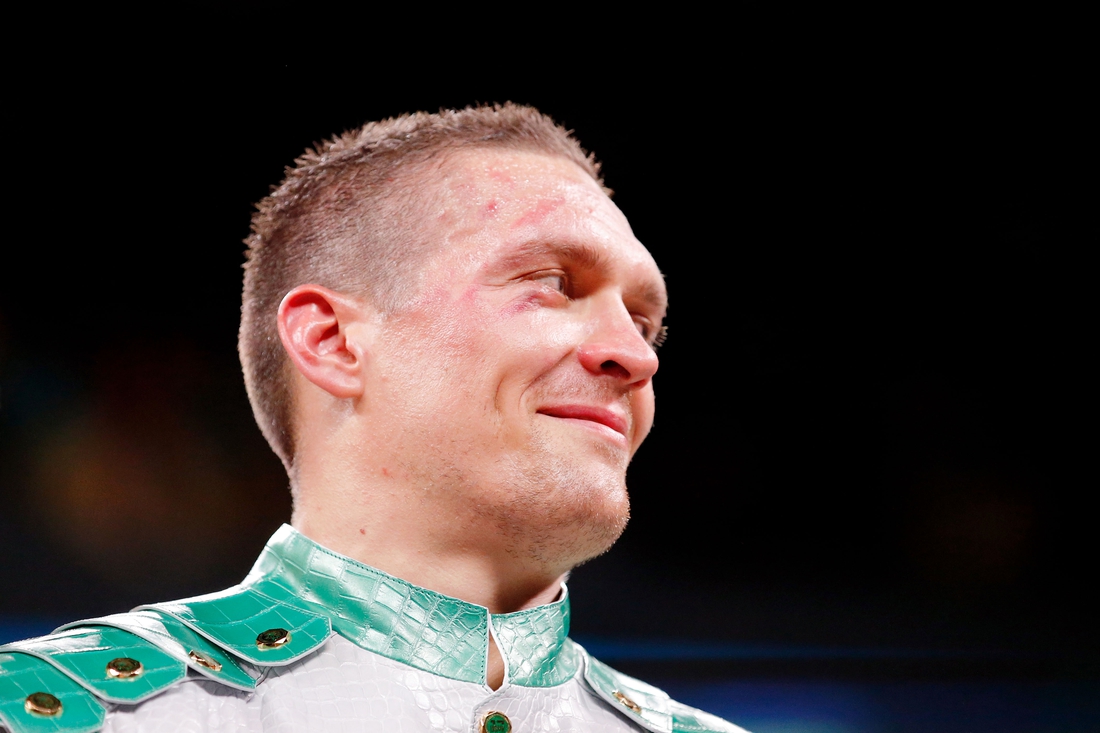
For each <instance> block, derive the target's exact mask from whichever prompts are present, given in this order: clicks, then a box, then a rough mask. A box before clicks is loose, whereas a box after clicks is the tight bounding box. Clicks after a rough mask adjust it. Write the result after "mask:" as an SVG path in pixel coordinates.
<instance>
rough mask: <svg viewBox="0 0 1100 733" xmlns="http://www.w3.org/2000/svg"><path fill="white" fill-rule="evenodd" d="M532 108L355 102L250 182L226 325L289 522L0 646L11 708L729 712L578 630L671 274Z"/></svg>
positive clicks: (681, 718) (153, 727)
mask: <svg viewBox="0 0 1100 733" xmlns="http://www.w3.org/2000/svg"><path fill="white" fill-rule="evenodd" d="M607 193H608V192H607V191H606V189H604V188H603V186H602V182H601V179H600V177H599V171H598V167H597V165H596V164H595V163H594V161H593V159H592V158H591V157H590V156H588V155H586V154H585V153H584V151H583V150H582V149H581V148H580V146H579V144H578V143H577V142H576V141H575V140H574V139H573V138H571V137H570V136H569V134H568V133H567V132H565V131H564V130H562V129H561V128H559V127H558V126H556V125H555V124H554V123H553V122H552V121H550V120H549V119H548V118H546V117H545V116H543V115H541V114H539V113H538V112H537V111H536V110H534V109H531V108H526V107H519V106H513V105H505V106H502V107H501V106H498V107H479V108H472V109H466V110H462V111H459V112H446V113H440V114H438V115H427V114H417V115H412V116H405V117H401V118H397V119H393V120H387V121H385V122H381V123H372V124H368V125H366V126H365V127H364V128H362V129H361V130H358V131H355V132H353V133H347V134H345V135H343V136H341V137H338V138H336V139H335V140H333V141H331V142H329V143H326V144H324V145H322V146H320V147H319V148H318V149H317V150H316V151H314V152H311V153H308V154H306V155H305V156H303V157H302V158H300V159H299V160H298V161H297V165H296V167H295V168H294V169H293V170H291V171H289V174H288V176H287V178H286V180H285V181H284V182H283V183H282V185H281V186H280V187H279V188H278V189H277V190H276V191H275V192H274V193H273V194H272V195H271V196H269V197H268V198H267V199H265V200H264V201H263V202H261V204H260V205H259V210H258V212H257V214H256V215H255V217H254V220H253V232H252V235H251V237H250V238H249V239H248V241H247V243H248V247H249V249H248V262H247V265H246V272H245V283H244V298H243V308H242V319H241V332H240V353H241V363H242V365H243V367H244V374H245V384H246V387H247V389H248V394H249V398H250V400H251V402H252V405H253V409H254V411H255V414H256V418H257V421H258V422H259V424H260V427H261V429H262V430H263V433H264V435H265V436H266V437H267V439H268V441H269V442H270V443H271V446H272V448H273V449H274V450H275V452H276V453H277V454H278V455H279V457H280V458H281V459H282V460H283V463H284V464H285V466H286V468H287V473H288V475H289V476H290V484H291V489H292V492H293V495H294V516H293V518H292V525H293V526H284V527H283V528H282V529H280V530H279V531H278V532H277V533H276V534H275V536H274V537H272V539H271V541H270V542H269V543H268V546H267V548H265V550H264V553H263V554H262V555H261V557H260V558H259V560H258V561H257V563H256V566H255V567H254V568H253V570H252V572H251V573H250V574H249V576H248V577H247V578H246V579H245V580H244V581H243V582H242V583H241V584H240V585H239V586H235V587H233V588H230V589H228V590H226V591H223V592H220V593H215V594H212V595H209V596H202V597H199V598H192V599H187V600H184V601H177V602H173V603H161V604H155V605H151V606H146V607H141V608H139V609H137V610H135V611H134V612H132V613H129V614H119V615H115V616H110V617H106V618H100V619H91V620H85V621H81V622H77V623H75V624H70V625H68V626H65V627H62V628H61V629H59V630H58V632H56V633H55V634H53V635H51V636H49V637H44V638H41V639H33V640H28V641H25V642H19V643H16V644H12V645H9V646H7V647H4V648H2V649H0V655H2V656H0V721H2V722H3V724H5V725H6V726H7V727H8V728H9V729H10V730H11V731H13V733H14V732H16V731H18V732H20V733H21V732H22V731H37V730H51V731H53V730H73V731H75V730H81V731H84V730H89V731H90V730H98V729H100V728H102V729H103V730H105V731H110V732H111V733H123V732H130V731H160V730H178V731H245V730H249V731H251V730H263V731H421V730H423V731H429V730H436V731H481V732H482V733H510V731H516V732H517V733H521V732H525V731H543V730H546V731H550V730H554V731H641V730H648V731H659V732H661V733H670V732H671V731H693V732H699V731H736V730H740V729H738V728H736V727H734V726H732V725H730V724H729V723H726V722H724V721H722V720H719V719H718V718H715V717H713V716H710V715H707V714H705V713H702V712H700V711H697V710H693V709H691V708H688V707H686V706H683V705H680V704H678V703H675V702H672V701H670V700H669V699H668V696H667V695H665V694H664V693H662V692H661V691H660V690H657V689H655V688H653V687H650V686H648V685H646V684H645V683H642V682H639V681H637V680H634V679H632V678H629V677H627V676H625V675H622V674H620V673H618V672H615V671H614V670H612V669H611V668H609V667H607V666H606V665H603V664H601V663H600V662H598V661H597V660H595V659H593V658H591V657H590V656H588V655H587V653H586V652H585V651H584V650H583V649H582V648H581V647H579V646H578V645H577V644H575V643H573V642H572V641H570V640H569V639H568V638H567V636H566V635H567V633H568V628H569V601H568V598H567V595H566V593H567V592H566V588H565V585H564V583H563V581H564V579H565V576H566V575H567V574H568V572H569V570H570V569H571V568H573V567H575V566H576V565H578V564H579V563H582V562H584V561H585V560H588V559H590V558H592V557H594V556H596V555H599V554H600V553H602V552H604V551H606V550H607V549H608V548H609V547H610V546H611V545H612V544H613V543H614V542H615V540H616V539H617V538H618V537H619V535H620V533H621V532H622V530H623V528H624V526H625V524H626V521H627V518H628V516H629V508H628V507H629V505H628V499H627V492H626V485H625V475H626V467H627V464H628V463H629V461H630V458H631V457H632V456H633V454H634V452H635V451H636V450H637V449H638V447H639V445H641V443H642V441H643V440H644V439H645V437H646V434H647V433H648V431H649V429H650V426H651V425H652V422H653V409H654V401H653V399H654V398H653V382H652V378H653V374H654V372H656V370H657V356H656V353H655V349H656V346H657V345H658V342H659V340H660V339H661V335H662V326H661V322H662V319H663V317H664V314H665V308H666V294H665V287H664V283H663V280H662V277H661V273H660V271H659V270H658V269H657V266H656V264H655V263H654V261H653V258H652V257H651V256H650V254H649V252H648V251H647V250H646V249H645V247H643V246H642V244H641V243H640V242H638V240H637V239H635V238H634V235H633V233H632V232H631V230H630V227H629V225H628V224H627V221H626V219H625V218H624V217H623V215H622V214H621V212H619V210H618V209H617V208H616V207H615V205H614V204H613V203H611V200H610V199H609V198H608V196H607Z"/></svg>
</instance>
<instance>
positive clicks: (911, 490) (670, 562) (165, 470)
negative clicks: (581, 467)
mask: <svg viewBox="0 0 1100 733" xmlns="http://www.w3.org/2000/svg"><path fill="white" fill-rule="evenodd" d="M168 56H169V55H168V54H164V55H163V56H158V55H156V54H152V55H145V56H142V57H141V58H131V59H121V60H119V61H118V62H117V63H115V62H112V63H106V62H104V63H98V62H88V63H86V64H85V63H78V62H75V61H74V62H71V63H69V64H67V65H66V66H65V67H64V69H63V70H61V71H59V72H57V73H53V72H47V71H38V72H34V73H27V74H23V75H21V76H20V77H19V78H17V79H16V80H14V82H13V85H14V86H13V89H12V91H11V94H12V99H13V100H14V102H15V104H14V106H13V107H9V112H8V115H7V117H8V120H7V121H8V123H9V124H8V135H7V139H8V151H7V156H6V158H7V161H6V166H5V167H6V174H7V175H6V178H7V186H6V188H7V191H8V193H7V211H8V217H7V220H8V231H7V233H6V237H5V239H6V244H5V246H4V262H3V264H2V265H0V273H2V275H0V278H2V282H3V293H2V296H0V297H2V301H0V360H2V361H0V370H2V371H0V389H2V392H0V441H2V442H0V461H2V463H0V482H2V483H0V502H2V507H3V508H2V510H0V536H2V537H3V538H4V541H3V545H2V549H0V616H6V617H9V618H14V617H21V618H45V619H55V618H56V619H58V620H64V619H65V618H66V617H69V616H90V615H93V614H101V613H107V612H113V611H121V610H125V609H127V608H129V607H132V606H133V605H136V604H138V603H141V602H148V601H153V600H163V599H167V598H172V597H179V596H182V595H186V594H193V593H198V592H204V591H208V590H214V589H216V588H220V587H223V586H224V585H226V584H229V583H232V582H235V581H236V580H238V579H239V578H240V577H241V576H242V575H243V574H244V572H246V571H247V569H248V567H249V565H250V562H251V560H252V558H254V557H255V555H256V553H257V552H258V550H259V548H260V547H261V546H262V543H263V541H264V540H265V539H266V537H267V536H268V535H269V534H270V532H271V531H272V530H273V529H274V528H275V527H276V526H278V523H279V522H281V521H283V520H284V519H286V517H287V515H288V511H289V501H288V498H287V496H286V489H285V479H284V478H283V477H282V476H281V475H280V467H279V466H278V464H277V461H276V460H275V459H274V457H273V456H271V455H270V453H269V452H268V451H267V448H266V445H265V444H264V443H263V441H262V438H260V436H259V433H258V430H256V429H255V427H254V426H253V425H252V424H251V415H250V413H249V410H248V406H247V402H246V400H245V397H244V390H243V387H242V386H241V385H240V377H239V372H238V367H237V366H236V361H235V359H236V357H235V340H236V328H237V318H238V308H239V287H240V269H239V265H240V263H241V261H242V256H241V253H242V245H241V243H240V240H241V239H242V238H243V237H244V236H245V234H246V233H247V229H248V221H249V216H250V210H251V204H252V203H253V202H254V201H256V200H258V199H259V198H260V197H262V196H263V195H264V194H265V193H266V191H267V189H268V187H269V186H270V185H271V184H273V183H276V182H277V181H278V180H279V179H280V178H281V175H282V169H283V167H284V166H285V165H287V164H288V163H290V162H291V160H292V159H293V158H294V157H295V156H296V155H297V154H298V153H299V152H301V150H302V149H303V148H305V147H306V146H307V145H309V144H310V143H312V142H314V141H316V140H320V139H322V138H324V137H326V136H328V135H330V134H332V133H334V132H337V131H340V130H343V129H347V128H351V127H354V126H356V125H358V124H360V123H362V122H363V121H366V120H370V119H378V118H381V117H384V116H389V115H393V114H397V113H401V112H404V111H409V110H415V109H428V110H432V109H438V108H440V107H452V106H462V105H465V104H468V103H471V102H476V101H483V102H491V101H505V100H512V101H515V102H522V103H529V104H534V105H536V106H538V107H540V108H541V109H543V110H544V111H545V112H547V113H549V114H551V115H552V116H554V117H555V118H556V119H558V120H559V121H560V122H562V123H563V124H565V125H566V126H567V127H569V128H571V129H574V130H575V131H576V134H577V135H578V137H579V138H580V139H581V141H582V143H583V144H584V145H585V146H586V147H588V148H589V149H591V150H594V151H595V152H596V153H597V155H598V157H599V158H600V159H601V160H602V161H603V162H604V166H605V167H604V170H605V174H606V178H607V182H608V184H609V185H610V186H611V187H612V188H613V189H615V191H616V195H615V201H616V202H617V203H618V205H619V206H620V207H621V208H622V209H623V210H624V212H625V213H626V215H627V216H628V218H629V219H630V221H631V222H632V224H633V226H634V228H635V231H636V233H637V235H638V236H639V238H640V239H641V240H642V241H643V242H644V243H645V244H646V245H647V246H648V247H649V248H650V249H651V251H652V252H653V253H654V256H655V257H656V259H657V261H658V263H659V264H660V265H661V267H662V269H663V270H664V271H665V273H666V275H667V278H668V284H669V289H670V293H671V301H672V307H671V311H670V317H669V325H670V339H669V341H668V343H667V344H666V345H665V346H664V347H663V348H662V350H661V358H662V365H661V370H660V373H659V374H658V376H657V379H656V385H657V393H658V408H659V409H658V412H657V422H656V427H655V429H654V431H653V433H652V434H651V437H650V438H649V441H648V442H647V444H646V445H645V446H644V448H643V449H642V451H641V452H640V454H639V456H638V457H637V459H636V460H635V463H634V465H633V466H632V467H631V471H630V486H631V491H632V495H633V506H634V518H633V519H632V521H631V524H630V526H629V528H628V530H627V532H626V534H625V536H624V537H623V539H622V541H621V542H620V544H619V545H618V546H617V547H616V548H615V549H614V550H613V551H612V552H611V553H609V554H608V555H607V556H605V557H602V558H599V559H597V560H595V561H593V562H591V563H590V564H588V565H587V566H584V567H582V568H580V569H579V570H578V571H577V572H576V574H575V577H574V580H573V582H572V586H571V587H572V589H573V597H574V610H575V614H574V631H575V632H576V633H577V634H578V635H582V636H583V635H589V636H603V637H619V638H628V639H630V638H643V637H648V638H654V637H664V638H678V639H702V640H710V641H714V640H724V641H727V642H736V643H746V644H779V645H788V646H790V645H797V646H799V647H800V648H801V647H807V646H811V647H814V646H816V647H845V648H848V647H861V648H864V647H871V648H908V649H962V650H976V649H977V650H1000V651H1006V650H1007V651H1010V652H1014V653H1020V654H1025V655H1036V654H1038V655H1040V656H1042V655H1050V654H1053V655H1055V657H1056V660H1055V661H1053V662H1046V663H1044V664H1045V666H1043V667H1042V668H1043V669H1044V670H1047V671H1058V670H1061V669H1066V668H1068V667H1071V666H1073V665H1077V664H1080V663H1081V660H1087V659H1090V658H1091V659H1094V658H1095V652H1096V651H1097V634H1096V631H1095V623H1094V614H1093V612H1092V611H1091V607H1090V606H1089V605H1088V603H1087V601H1086V599H1087V597H1088V595H1089V594H1088V591H1089V586H1091V584H1092V581H1091V580H1090V578H1092V577H1093V576H1094V575H1095V569H1094V568H1095V558H1096V553H1095V550H1094V540H1093V533H1092V532H1091V529H1092V526H1093V517H1092V513H1091V510H1090V509H1089V508H1088V507H1089V506H1090V505H1091V504H1090V502H1089V501H1088V499H1089V495H1090V494H1092V493H1094V491H1095V488H1096V485H1097V482H1096V476H1095V469H1094V468H1093V465H1092V463H1091V462H1090V461H1089V460H1087V458H1088V456H1089V453H1088V451H1090V449H1092V447H1093V445H1094V440H1093V438H1094V430H1093V428H1092V422H1093V420H1092V415H1091V413H1092V407H1091V406H1090V405H1092V404H1094V403H1093V400H1092V397H1093V390H1092V379H1093V378H1094V374H1093V371H1094V368H1093V367H1092V366H1091V365H1090V361H1089V360H1088V359H1087V356H1088V355H1089V351H1090V349H1089V344H1090V343H1092V342H1093V341H1095V326H1094V319H1093V318H1092V317H1090V316H1091V314H1090V313H1089V312H1088V310H1089V305H1090V301H1094V300H1095V298H1094V297H1092V298H1089V297H1086V294H1087V293H1094V292H1095V290H1094V288H1095V286H1094V284H1093V283H1094V280H1095V276H1094V274H1093V272H1094V270H1092V269H1090V267H1089V266H1087V261H1088V258H1087V255H1086V253H1087V251H1088V250H1089V249H1095V246H1096V243H1097V236H1096V235H1097V226H1096V213H1097V212H1096V193H1097V191H1096V179H1095V171H1096V163H1097V159H1096V155H1095V153H1096V150H1095V143H1094V138H1095V130H1096V129H1098V127H1097V125H1096V123H1097V119H1096V116H1095V115H1094V114H1093V113H1092V112H1091V109H1090V106H1089V105H1088V100H1087V98H1088V97H1089V96H1090V94H1089V93H1088V92H1087V89H1089V88H1090V86H1091V88H1092V90H1093V92H1094V91H1095V77H1094V76H1093V77H1091V79H1090V78H1088V75H1087V74H1083V73H1082V72H1081V69H1080V68H1078V67H1075V66H1073V65H1072V64H1068V63H1067V64H1065V65H1059V64H1057V63H1046V64H1035V63H1033V61H1034V58H1033V57H1030V56H1026V55H1023V56H1021V57H1020V58H1009V59H1007V60H1006V59H1004V58H998V59H993V60H990V59H977V58H975V59H968V60H965V61H964V60H961V59H960V60H957V61H953V62H952V63H931V62H929V61H928V57H923V58H919V59H916V60H913V61H906V62H901V61H898V60H896V59H893V60H890V61H886V60H884V59H883V58H880V57H873V58H854V57H852V58H848V59H846V60H838V59H836V58H833V57H831V56H829V55H828V54H817V53H805V54H803V55H801V56H791V55H787V54H784V53H781V52H780V51H778V50H777V51H775V52H774V53H770V54H769V53H763V54H758V55H749V54H740V55H737V54H734V55H733V56H731V57H723V56H721V55H720V54H718V55H715V56H711V57H699V56H692V57H690V58H688V57H683V58H670V57H667V56H666V57H663V58H662V59H661V60H660V61H658V62H651V61H646V60H645V59H644V58H642V57H639V56H627V57H623V58H621V59H619V60H617V61H615V60H611V61H599V62H597V61H595V60H593V61H592V63H591V66H587V65H586V64H584V63H577V64H574V65H569V66H562V67H561V68H556V69H553V70H550V68H549V66H546V67H544V68H542V69H540V70H538V71H535V70H531V71H530V72H526V71H525V72H524V73H508V71H507V70H506V69H505V70H501V69H500V68H499V65H496V66H494V65H492V64H491V63H490V62H493V61H494V59H492V58H486V59H482V58H478V59H472V58H461V57H460V58H456V59H454V63H453V64H452V63H450V62H443V63H442V68H436V69H433V72H432V73H431V74H424V73H421V72H417V71H416V70H415V66H414V67H410V69H407V70H403V72H402V74H401V75H395V74H392V73H388V72H387V73H383V72H381V71H379V70H378V69H377V68H375V67H374V65H372V66H371V71H369V72H368V71H360V70H359V69H358V68H356V67H355V66H351V65H347V64H343V65H340V66H339V68H338V70H334V69H333V68H331V67H329V66H326V65H322V64H320V63H312V64H300V63H295V62H293V61H290V60H288V59H283V58H280V57H279V56H278V54H276V55H275V56H274V60H272V59H271V58H267V59H264V60H261V61H256V60H252V61H248V62H239V61H232V62H230V61H226V60H219V61H211V60H209V59H196V58H194V57H188V59H187V61H186V62H181V61H176V60H174V58H173V59H171V60H170V59H169V58H168ZM289 56H290V54H288V57H289ZM496 61H499V59H496ZM334 66H335V65H334ZM512 71H513V72H514V71H515V69H513V70H512ZM1091 96H1094V94H1092V95H1091ZM746 664H748V663H746ZM814 664H815V663H813V662H790V665H794V667H792V668H797V671H802V672H805V671H813V670H814V669H815V668H814ZM799 665H802V666H799ZM738 669H745V670H748V671H750V672H751V671H752V670H753V669H755V668H753V667H752V666H751V665H748V666H744V665H742V666H740V667H738Z"/></svg>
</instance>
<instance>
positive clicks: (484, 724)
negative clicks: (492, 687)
mask: <svg viewBox="0 0 1100 733" xmlns="http://www.w3.org/2000/svg"><path fill="white" fill-rule="evenodd" d="M481 733H512V721H510V720H508V716H507V715H505V714H504V713H498V712H492V713H486V714H485V717H484V718H482V719H481Z"/></svg>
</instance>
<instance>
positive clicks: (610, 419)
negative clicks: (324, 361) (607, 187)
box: [366, 150, 666, 562]
mask: <svg viewBox="0 0 1100 733" xmlns="http://www.w3.org/2000/svg"><path fill="white" fill-rule="evenodd" d="M441 173H442V179H441V180H440V182H438V183H436V182H435V181H436V180H438V179H435V178H433V179H432V181H433V182H432V183H431V184H429V185H433V186H438V189H437V192H438V193H439V194H440V195H439V198H438V199H437V201H438V205H437V207H436V208H435V209H433V210H432V216H434V217H435V220H434V222H430V224H429V226H430V231H431V232H433V236H434V237H435V238H437V242H436V243H437V244H438V247H439V250H438V253H437V254H436V255H435V256H433V257H431V258H430V259H429V261H428V263H427V265H426V266H425V268H424V269H423V270H422V272H421V275H420V280H419V281H418V283H417V284H416V290H415V292H416V293H417V295H416V297H415V298H414V299H413V301H412V302H411V303H409V304H408V305H407V306H406V307H404V308H402V309H401V310H400V311H399V312H398V313H397V314H395V315H392V316H389V317H387V318H385V319H384V322H383V323H384V325H383V331H382V338H380V339H379V340H378V344H377V347H376V354H375V358H376V360H377V361H376V364H375V365H374V367H375V369H376V370H377V371H376V378H375V379H374V380H373V383H372V387H371V389H372V391H371V393H370V394H368V396H367V398H366V409H367V410H368V411H369V414H370V415H371V418H372V419H371V423H370V424H371V425H372V430H374V431H382V433H383V434H375V435H374V436H373V438H372V440H373V441H376V442H377V441H381V442H383V443H384V444H385V450H383V451H382V455H389V456H392V457H393V459H394V460H393V463H394V464H395V465H392V466H388V467H387V466H383V468H384V469H385V470H386V471H394V472H396V473H395V476H397V477H404V478H406V479H409V480H411V483H412V484H413V485H415V486H417V487H419V488H420V489H423V490H424V491H426V492H445V493H443V494H442V495H441V496H439V497H437V498H441V499H443V500H444V501H451V502H452V503H453V504H454V506H455V511H456V516H460V515H462V514H463V512H466V513H469V511H470V510H471V508H472V511H473V513H474V514H475V515H477V516H480V517H486V516H488V517H490V518H492V519H493V520H494V521H495V523H496V525H497V526H498V527H499V528H501V529H502V530H504V531H505V533H507V534H509V535H511V536H513V537H514V543H515V550H516V551H517V552H528V553H533V554H535V555H538V556H541V555H547V557H543V558H542V559H544V560H546V561H552V558H551V557H549V555H553V556H558V555H563V556H570V559H569V562H580V561H582V560H584V559H587V557H591V556H592V555H595V554H598V553H599V552H602V551H604V550H605V549H606V548H607V547H608V546H610V544H611V543H612V542H613V541H614V540H615V539H616V538H617V537H618V535H619V534H620V533H621V531H622V529H623V527H624V526H625V523H626V519H627V517H628V516H629V504H628V500H627V495H626V485H625V476H626V468H627V464H628V463H629V461H630V458H631V457H632V456H633V454H634V451H636V450H637V449H638V446H639V445H641V443H642V441H643V440H644V439H645V437H646V435H647V434H648V432H649V429H650V427H651V425H652V423H653V409H654V402H653V382H652V377H653V374H654V372H656V370H657V356H656V354H655V353H654V348H653V341H654V339H655V338H656V337H657V334H658V332H659V329H660V327H661V321H662V319H663V317H664V313H665V303H666V296H665V287H664V282H663V279H662V277H661V273H660V271H659V270H658V269H657V265H656V264H655V263H654V261H653V258H652V257H651V256H650V254H649V252H648V251H647V250H646V249H645V247H643V246H642V244H641V243H640V242H639V241H638V240H637V239H636V238H635V237H634V235H633V233H632V232H631V230H630V226H629V225H628V223H627V221H626V218H625V217H624V216H623V215H622V213H621V212H620V211H619V210H618V208H617V207H616V206H615V205H614V204H613V203H612V202H611V200H610V199H609V198H608V197H607V196H606V195H604V193H603V192H602V191H601V190H600V189H599V187H598V186H597V185H596V184H595V182H594V181H592V179H591V178H590V177H589V176H588V175H586V174H585V173H584V172H583V171H582V170H580V169H579V168H578V167H577V166H576V165H575V164H573V163H571V162H569V161H566V160H564V159H559V158H553V157H548V156H544V155H538V154H533V153H521V152H508V151H494V150H477V151H472V152H464V153H460V154H456V155H452V156H450V157H449V158H448V160H447V161H446V162H445V163H444V164H443V165H442V169H441ZM379 447H380V446H377V445H375V446H372V448H373V449H375V450H377V449H378V448H379ZM387 475H390V474H388V473H387ZM524 548H526V549H524ZM572 556H577V557H572Z"/></svg>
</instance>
